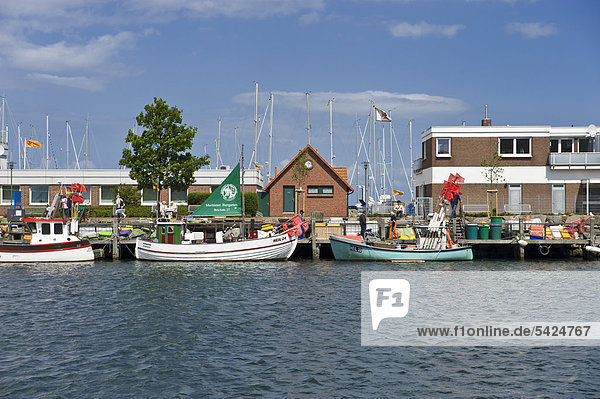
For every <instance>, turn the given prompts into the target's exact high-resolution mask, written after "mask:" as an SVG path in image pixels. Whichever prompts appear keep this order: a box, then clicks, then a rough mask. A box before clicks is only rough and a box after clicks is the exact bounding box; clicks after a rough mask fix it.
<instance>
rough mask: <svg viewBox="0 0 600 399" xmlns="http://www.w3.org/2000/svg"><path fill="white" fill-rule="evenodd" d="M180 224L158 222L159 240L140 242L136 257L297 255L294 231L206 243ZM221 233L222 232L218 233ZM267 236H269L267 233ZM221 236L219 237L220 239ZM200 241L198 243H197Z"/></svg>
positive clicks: (217, 258) (216, 258)
mask: <svg viewBox="0 0 600 399" xmlns="http://www.w3.org/2000/svg"><path fill="white" fill-rule="evenodd" d="M184 229H185V223H184V222H181V221H170V222H159V223H158V240H149V239H143V238H138V239H137V241H136V245H135V257H136V258H137V259H142V260H156V261H249V260H253V261H254V260H270V259H288V258H289V257H290V256H292V254H293V253H294V250H295V249H296V245H297V244H298V237H297V235H296V234H295V232H294V230H288V231H286V232H282V233H278V234H272V235H270V236H266V237H263V238H254V239H243V240H232V241H222V240H221V239H220V238H219V239H217V241H218V242H213V243H207V242H204V239H201V240H194V239H191V238H193V237H194V233H188V234H187V237H188V238H189V239H187V240H186V239H185V237H186V234H185V233H184V234H183V239H181V238H182V230H184ZM218 233H221V232H218ZM267 234H268V233H267ZM221 235H222V234H218V236H219V237H221ZM198 241H199V242H198Z"/></svg>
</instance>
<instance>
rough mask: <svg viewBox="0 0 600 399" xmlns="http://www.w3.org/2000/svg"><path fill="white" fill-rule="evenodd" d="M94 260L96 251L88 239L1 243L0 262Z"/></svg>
mask: <svg viewBox="0 0 600 399" xmlns="http://www.w3.org/2000/svg"><path fill="white" fill-rule="evenodd" d="M93 260H94V251H93V250H92V246H91V245H90V242H89V241H88V240H78V239H77V240H72V241H68V242H61V243H49V244H35V245H31V244H28V243H9V242H3V243H1V244H0V263H4V262H10V263H35V262H88V261H93Z"/></svg>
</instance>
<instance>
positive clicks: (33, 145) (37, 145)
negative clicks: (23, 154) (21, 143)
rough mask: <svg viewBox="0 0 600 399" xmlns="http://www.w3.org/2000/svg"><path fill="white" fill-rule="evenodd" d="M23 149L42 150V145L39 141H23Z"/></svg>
mask: <svg viewBox="0 0 600 399" xmlns="http://www.w3.org/2000/svg"><path fill="white" fill-rule="evenodd" d="M25 147H29V148H42V144H40V142H39V141H35V140H27V139H25Z"/></svg>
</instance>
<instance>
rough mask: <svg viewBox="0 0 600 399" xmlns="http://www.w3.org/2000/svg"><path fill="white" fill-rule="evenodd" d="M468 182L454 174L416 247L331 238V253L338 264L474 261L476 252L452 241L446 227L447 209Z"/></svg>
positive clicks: (356, 239) (419, 231) (420, 233)
mask: <svg viewBox="0 0 600 399" xmlns="http://www.w3.org/2000/svg"><path fill="white" fill-rule="evenodd" d="M462 182H464V179H463V178H462V177H461V176H460V175H459V174H458V173H457V174H456V175H454V174H450V177H449V179H448V180H447V181H446V182H445V183H444V186H443V187H442V192H441V193H440V197H439V211H438V212H437V213H435V214H434V215H433V218H432V219H431V220H430V222H429V224H428V225H427V226H423V227H421V228H417V229H416V233H417V241H416V245H405V244H394V243H377V242H367V241H365V240H364V239H363V237H360V236H358V237H343V236H330V237H329V241H330V243H331V250H332V251H333V256H334V257H335V259H337V260H362V261H392V262H425V261H461V260H473V249H472V248H471V247H469V246H461V245H459V244H457V243H454V242H453V241H452V239H451V238H450V234H449V231H448V227H447V226H446V222H447V219H446V206H447V205H448V204H450V203H451V202H452V200H453V199H454V197H455V195H457V194H460V193H461V192H460V187H459V186H458V183H462Z"/></svg>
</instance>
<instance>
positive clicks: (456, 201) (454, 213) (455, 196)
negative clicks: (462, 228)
mask: <svg viewBox="0 0 600 399" xmlns="http://www.w3.org/2000/svg"><path fill="white" fill-rule="evenodd" d="M459 201H460V195H458V194H455V195H454V198H452V202H450V205H452V215H451V217H453V218H455V217H456V207H457V206H458V202H459Z"/></svg>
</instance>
